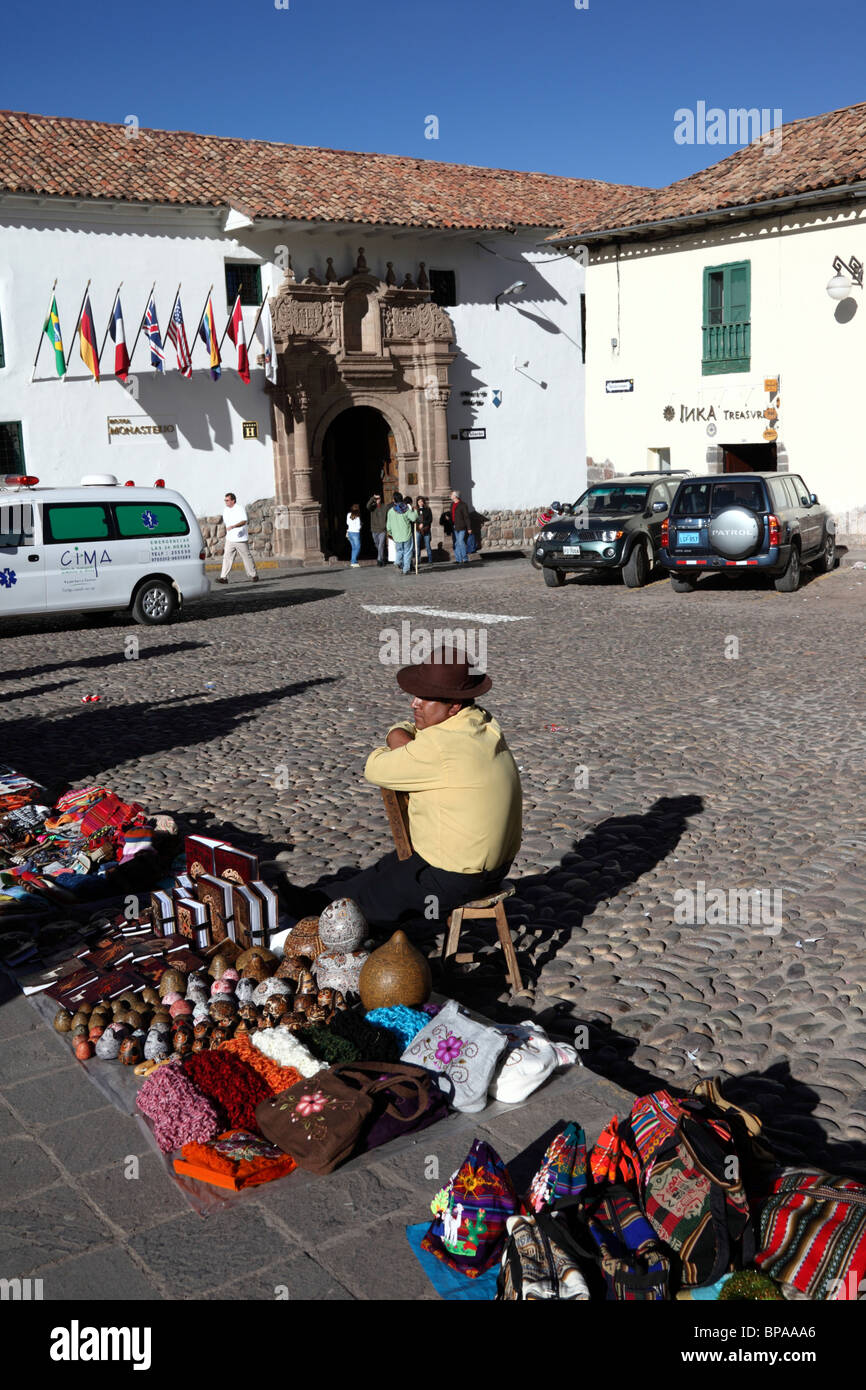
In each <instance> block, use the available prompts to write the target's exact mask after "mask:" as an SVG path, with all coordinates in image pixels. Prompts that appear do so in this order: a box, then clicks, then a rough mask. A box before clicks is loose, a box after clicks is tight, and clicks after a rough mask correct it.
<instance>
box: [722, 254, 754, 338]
mask: <svg viewBox="0 0 866 1390" xmlns="http://www.w3.org/2000/svg"><path fill="white" fill-rule="evenodd" d="M750 271H751V265H750V263H749V261H746V262H745V263H744V264H743V265H732V266H730V267H729V268H728V271H727V275H726V277H725V278H726V280H727V284H726V285H725V310H726V312H725V323H748V322H749V319H750V318H751V304H750V299H751V294H750V289H751V286H750V280H751V275H750Z"/></svg>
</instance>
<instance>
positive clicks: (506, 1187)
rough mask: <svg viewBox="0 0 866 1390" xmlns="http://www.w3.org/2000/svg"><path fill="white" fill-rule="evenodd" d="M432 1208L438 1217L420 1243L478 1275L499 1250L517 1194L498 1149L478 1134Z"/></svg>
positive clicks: (472, 1275) (456, 1266)
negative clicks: (478, 1136)
mask: <svg viewBox="0 0 866 1390" xmlns="http://www.w3.org/2000/svg"><path fill="white" fill-rule="evenodd" d="M431 1208H432V1210H433V1214H434V1216H435V1217H436V1220H435V1221H434V1222H433V1224H432V1225H431V1226H430V1229H429V1230H428V1232H427V1234H426V1236H425V1237H424V1239H423V1240H422V1241H421V1247H422V1249H424V1250H427V1251H428V1252H429V1253H430V1254H431V1255H435V1256H436V1258H437V1259H439V1260H443V1261H444V1262H445V1264H447V1265H450V1266H451V1268H452V1269H456V1270H459V1271H460V1273H461V1274H465V1275H466V1276H467V1278H469V1279H476V1278H477V1277H478V1275H479V1274H482V1273H483V1272H484V1270H485V1269H488V1268H489V1267H490V1265H491V1264H493V1263H494V1261H496V1260H498V1259H499V1257H500V1256H501V1254H502V1249H503V1246H504V1244H505V1237H506V1234H507V1231H506V1224H505V1223H506V1222H507V1220H508V1218H509V1216H514V1215H515V1214H516V1212H517V1194H516V1192H515V1191H514V1184H513V1183H512V1181H511V1178H510V1176H509V1173H508V1169H507V1168H506V1167H505V1164H504V1163H503V1162H502V1159H501V1158H500V1157H499V1155H498V1153H497V1152H496V1150H495V1149H493V1148H491V1146H490V1145H489V1144H485V1143H484V1141H483V1140H481V1139H476V1140H475V1142H474V1144H473V1145H472V1148H471V1149H470V1151H469V1153H468V1154H467V1156H466V1158H465V1159H464V1161H463V1162H462V1163H461V1165H460V1167H459V1168H458V1169H457V1172H456V1173H455V1174H454V1176H453V1178H452V1179H451V1182H450V1183H449V1184H448V1187H447V1188H446V1189H445V1190H444V1191H442V1192H440V1193H437V1195H436V1197H434V1199H433V1201H432V1203H431Z"/></svg>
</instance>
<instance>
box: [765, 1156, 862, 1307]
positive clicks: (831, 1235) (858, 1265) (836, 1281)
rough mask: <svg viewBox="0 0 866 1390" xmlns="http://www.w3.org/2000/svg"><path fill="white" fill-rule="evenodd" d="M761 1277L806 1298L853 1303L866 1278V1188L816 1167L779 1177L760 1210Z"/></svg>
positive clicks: (789, 1172)
mask: <svg viewBox="0 0 866 1390" xmlns="http://www.w3.org/2000/svg"><path fill="white" fill-rule="evenodd" d="M760 1246H761V1248H760V1251H759V1252H758V1254H757V1255H756V1257H755V1264H757V1265H759V1266H760V1268H761V1270H762V1272H763V1273H764V1274H768V1275H769V1276H770V1277H771V1278H772V1279H775V1280H777V1281H778V1282H779V1283H780V1284H793V1286H794V1288H796V1289H799V1290H800V1292H801V1293H804V1294H806V1296H807V1297H808V1298H812V1299H819V1300H822V1301H828V1300H833V1301H836V1300H840V1299H855V1298H857V1297H858V1291H859V1290H860V1284H861V1280H863V1279H864V1277H866V1187H862V1186H861V1185H860V1184H859V1183H856V1182H854V1181H853V1179H851V1178H834V1177H832V1176H831V1175H830V1174H829V1173H825V1172H822V1171H821V1170H820V1169H795V1170H791V1171H788V1172H785V1173H782V1174H780V1175H779V1176H778V1177H776V1179H775V1180H774V1182H773V1184H772V1190H771V1195H770V1196H769V1197H768V1199H767V1201H766V1202H765V1204H764V1206H763V1209H762V1211H761V1235H760Z"/></svg>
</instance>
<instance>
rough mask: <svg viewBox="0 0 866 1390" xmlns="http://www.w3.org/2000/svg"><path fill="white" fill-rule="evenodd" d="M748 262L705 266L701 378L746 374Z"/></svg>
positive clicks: (749, 342) (749, 336)
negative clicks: (729, 373)
mask: <svg viewBox="0 0 866 1390" xmlns="http://www.w3.org/2000/svg"><path fill="white" fill-rule="evenodd" d="M751 297H752V296H751V262H750V261H735V262H733V263H732V264H731V265H716V266H707V267H706V268H705V270H704V295H703V353H702V371H703V375H704V376H716V375H720V374H721V373H723V372H747V371H749V368H750V366H751V356H752V324H751V315H752V307H751Z"/></svg>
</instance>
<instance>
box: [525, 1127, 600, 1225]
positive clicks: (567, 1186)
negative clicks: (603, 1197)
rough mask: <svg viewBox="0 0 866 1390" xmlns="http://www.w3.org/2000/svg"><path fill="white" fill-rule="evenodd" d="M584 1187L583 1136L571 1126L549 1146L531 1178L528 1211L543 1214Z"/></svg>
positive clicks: (584, 1139)
mask: <svg viewBox="0 0 866 1390" xmlns="http://www.w3.org/2000/svg"><path fill="white" fill-rule="evenodd" d="M585 1188H586V1135H585V1134H584V1132H583V1130H582V1129H581V1127H580V1125H577V1124H574V1123H571V1124H568V1125H566V1126H565V1129H563V1130H561V1131H560V1133H559V1134H557V1135H556V1137H555V1138H554V1139H552V1140H551V1142H550V1144H548V1146H547V1152H546V1153H545V1155H544V1158H543V1159H542V1162H541V1167H540V1168H539V1170H538V1172H537V1173H536V1174H535V1177H534V1178H533V1179H532V1183H531V1186H530V1189H529V1195H528V1198H527V1209H528V1210H532V1211H536V1212H537V1211H543V1210H544V1208H545V1207H549V1206H552V1204H553V1203H554V1202H558V1201H560V1200H561V1199H562V1198H563V1197H577V1196H578V1195H579V1194H580V1193H581V1192H583V1191H584V1190H585Z"/></svg>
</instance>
